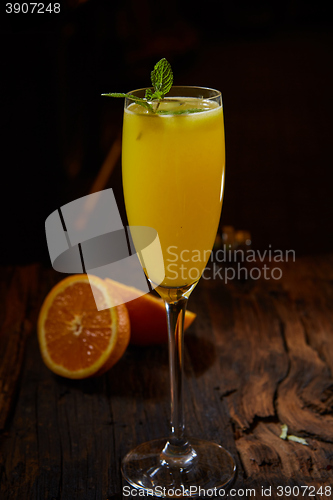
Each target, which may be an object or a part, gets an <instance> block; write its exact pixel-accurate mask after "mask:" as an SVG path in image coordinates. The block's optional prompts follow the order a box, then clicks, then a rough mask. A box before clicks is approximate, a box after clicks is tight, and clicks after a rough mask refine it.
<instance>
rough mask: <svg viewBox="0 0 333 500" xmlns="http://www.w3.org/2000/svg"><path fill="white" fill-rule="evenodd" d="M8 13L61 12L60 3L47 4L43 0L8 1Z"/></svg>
mask: <svg viewBox="0 0 333 500" xmlns="http://www.w3.org/2000/svg"><path fill="white" fill-rule="evenodd" d="M6 13H7V14H45V13H46V14H52V13H54V14H59V13H60V3H49V4H45V3H42V2H29V3H27V2H24V3H18V2H15V3H11V2H8V3H6Z"/></svg>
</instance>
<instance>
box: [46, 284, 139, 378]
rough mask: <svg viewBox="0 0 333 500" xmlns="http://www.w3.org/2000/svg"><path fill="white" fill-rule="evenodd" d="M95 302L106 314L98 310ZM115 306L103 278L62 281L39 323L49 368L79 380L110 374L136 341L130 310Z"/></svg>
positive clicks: (51, 292) (51, 293)
mask: <svg viewBox="0 0 333 500" xmlns="http://www.w3.org/2000/svg"><path fill="white" fill-rule="evenodd" d="M92 288H93V291H94V294H93V292H92ZM113 293H114V292H113ZM94 297H96V298H97V300H98V303H99V304H103V307H106V309H103V310H100V311H99V310H97V307H96V303H95V298H94ZM113 304H114V300H113V298H112V294H110V289H109V287H108V286H107V284H106V283H105V281H104V280H102V279H100V278H98V277H97V276H91V275H89V279H88V276H87V275H85V274H78V275H74V276H69V277H68V278H65V279H64V280H62V281H60V283H58V284H57V285H56V286H55V287H54V288H53V289H52V290H51V291H50V293H49V294H48V295H47V297H46V299H45V300H44V303H43V305H42V308H41V310H40V313H39V318H38V340H39V346H40V351H41V354H42V357H43V360H44V362H45V364H46V366H48V368H50V370H52V371H53V372H54V373H56V374H58V375H62V376H63V377H68V378H73V379H81V378H86V377H90V376H93V375H100V374H102V373H104V372H106V371H107V370H109V369H110V368H111V367H112V366H113V365H114V364H115V363H116V362H117V361H118V360H119V359H120V358H121V356H122V355H123V354H124V352H125V350H126V347H127V345H128V343H129V339H130V321H129V317H128V312H127V309H126V307H125V305H119V306H116V307H113Z"/></svg>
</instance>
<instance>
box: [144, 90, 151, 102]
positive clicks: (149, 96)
mask: <svg viewBox="0 0 333 500" xmlns="http://www.w3.org/2000/svg"><path fill="white" fill-rule="evenodd" d="M152 98H153V93H152V91H151V89H146V95H145V99H147V101H151V100H152Z"/></svg>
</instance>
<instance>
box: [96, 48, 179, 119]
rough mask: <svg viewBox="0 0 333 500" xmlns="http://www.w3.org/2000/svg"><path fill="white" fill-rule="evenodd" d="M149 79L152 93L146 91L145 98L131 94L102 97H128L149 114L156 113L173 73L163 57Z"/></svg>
mask: <svg viewBox="0 0 333 500" xmlns="http://www.w3.org/2000/svg"><path fill="white" fill-rule="evenodd" d="M150 77H151V83H152V86H153V88H154V91H152V90H151V89H146V93H145V97H137V96H134V95H132V94H123V93H121V92H111V93H110V94H102V95H105V96H109V97H123V98H126V97H128V98H130V99H132V100H133V101H134V102H135V103H136V104H140V106H143V107H144V108H146V109H148V111H150V112H151V113H156V112H157V109H158V107H159V104H160V101H161V100H162V99H164V96H165V94H167V93H168V92H169V90H170V89H171V87H172V83H173V73H172V69H171V65H170V63H169V62H168V61H167V60H166V59H165V58H164V57H163V59H161V60H160V61H158V62H157V63H156V64H155V66H154V69H153V71H152V72H151V74H150ZM156 101H157V105H155V106H153V104H152V103H155V102H156Z"/></svg>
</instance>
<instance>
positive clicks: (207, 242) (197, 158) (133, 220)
mask: <svg viewBox="0 0 333 500" xmlns="http://www.w3.org/2000/svg"><path fill="white" fill-rule="evenodd" d="M158 109H159V112H162V113H163V114H153V113H151V112H148V111H147V110H146V109H145V108H143V107H142V106H140V105H138V104H132V105H130V106H129V107H128V108H127V109H125V112H124V125H123V146H122V166H123V188H124V196H125V205H126V212H127V217H128V223H129V225H132V226H150V227H152V228H154V229H155V230H156V231H157V233H158V236H159V239H160V243H161V247H162V252H163V258H164V267H165V278H164V280H163V282H162V283H161V285H162V286H164V287H183V286H185V285H189V284H191V283H194V282H195V281H197V280H198V279H199V278H200V276H201V274H202V272H203V270H204V268H205V266H206V264H207V261H208V259H209V256H210V252H211V249H212V247H213V244H214V240H215V236H216V232H217V228H218V223H219V218H220V213H221V207H222V199H223V187H224V170H225V147H224V123H223V110H222V107H221V106H218V105H217V103H215V102H213V101H210V100H208V99H207V100H205V99H197V98H166V99H164V100H162V101H161V102H160V104H159V108H158ZM179 110H180V113H179V114H178V111H179Z"/></svg>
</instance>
